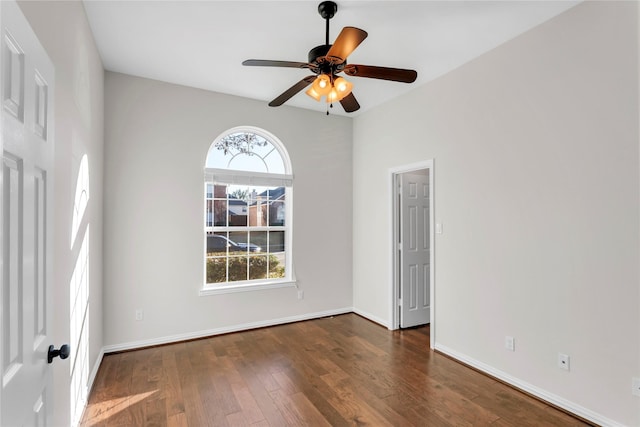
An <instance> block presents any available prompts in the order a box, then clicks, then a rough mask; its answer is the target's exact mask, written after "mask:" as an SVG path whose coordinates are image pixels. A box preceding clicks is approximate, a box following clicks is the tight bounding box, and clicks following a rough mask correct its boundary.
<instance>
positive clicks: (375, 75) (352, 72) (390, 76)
mask: <svg viewBox="0 0 640 427" xmlns="http://www.w3.org/2000/svg"><path fill="white" fill-rule="evenodd" d="M344 73H345V74H346V75H348V76H354V77H368V78H371V79H381V80H392V81H394V82H402V83H413V82H415V81H416V78H417V77H418V73H417V72H416V71H415V70H406V69H404V68H387V67H375V66H373V65H356V64H349V65H347V66H346V67H344Z"/></svg>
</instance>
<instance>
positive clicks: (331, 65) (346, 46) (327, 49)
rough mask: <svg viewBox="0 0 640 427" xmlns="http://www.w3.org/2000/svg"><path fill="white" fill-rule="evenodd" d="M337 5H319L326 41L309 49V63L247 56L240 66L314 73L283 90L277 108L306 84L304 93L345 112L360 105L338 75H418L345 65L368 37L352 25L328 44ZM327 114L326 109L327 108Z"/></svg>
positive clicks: (407, 78)
mask: <svg viewBox="0 0 640 427" xmlns="http://www.w3.org/2000/svg"><path fill="white" fill-rule="evenodd" d="M337 10H338V5H337V4H336V3H334V2H332V1H323V2H322V3H320V5H318V13H319V14H320V16H321V17H322V18H323V19H325V21H326V37H325V44H323V45H320V46H316V47H314V48H313V49H311V50H310V51H309V62H294V61H272V60H267V59H247V60H246V61H244V62H242V65H247V66H262V67H288V68H306V69H309V70H310V71H311V72H312V73H313V75H310V76H307V77H305V78H303V79H302V80H300V81H299V82H298V83H296V84H294V85H293V86H291V87H290V88H289V89H287V90H285V91H284V92H283V93H282V94H280V95H279V96H278V97H277V98H275V99H274V100H273V101H271V102H270V103H269V106H271V107H278V106H280V105H282V104H284V103H285V102H287V101H288V100H289V99H290V98H291V97H293V96H294V95H296V94H297V93H298V92H300V91H301V90H303V89H305V88H306V87H308V86H309V85H311V87H310V88H309V89H308V90H307V91H306V94H307V95H309V96H310V97H312V98H314V99H315V100H316V101H320V99H321V98H322V97H323V96H324V97H326V102H327V103H328V104H330V106H331V107H333V103H334V102H336V101H339V102H340V104H341V105H342V107H343V108H344V110H345V111H346V112H347V113H352V112H354V111H356V110H358V109H359V108H360V104H358V101H357V100H356V97H355V96H354V95H353V93H352V92H351V90H352V88H353V84H352V83H351V82H349V81H347V80H346V79H345V78H343V77H339V76H338V74H339V73H341V72H344V74H346V75H347V76H353V77H368V78H372V79H381V80H391V81H395V82H403V83H413V82H414V81H415V80H416V78H417V77H418V73H417V72H416V71H415V70H406V69H402V68H388V67H377V66H373V65H356V64H347V57H348V56H349V55H350V54H351V53H352V52H353V51H354V50H355V49H356V48H357V47H358V46H359V45H360V43H362V42H363V40H364V39H365V38H367V32H366V31H364V30H361V29H359V28H355V27H344V28H343V29H342V31H341V32H340V34H339V35H338V38H336V41H335V42H334V43H333V45H331V44H329V20H330V19H331V18H333V16H334V15H335V13H336V11H337ZM327 114H329V111H328V110H327Z"/></svg>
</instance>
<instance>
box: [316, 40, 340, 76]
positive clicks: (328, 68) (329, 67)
mask: <svg viewBox="0 0 640 427" xmlns="http://www.w3.org/2000/svg"><path fill="white" fill-rule="evenodd" d="M331 46H333V45H330V44H323V45H320V46H316V47H314V48H313V49H311V50H310V51H309V64H313V65H317V67H315V68H311V71H313V72H315V73H316V74H329V75H331V74H335V73H337V72H340V71H342V69H343V68H344V67H345V65H347V61H346V60H345V61H343V62H342V63H339V64H336V63H335V62H333V61H331V60H329V59H328V58H327V52H329V49H331Z"/></svg>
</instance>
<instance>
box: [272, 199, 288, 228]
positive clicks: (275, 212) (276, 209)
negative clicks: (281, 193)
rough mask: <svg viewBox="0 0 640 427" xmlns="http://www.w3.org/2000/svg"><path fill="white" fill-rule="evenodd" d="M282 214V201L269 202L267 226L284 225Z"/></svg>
mask: <svg viewBox="0 0 640 427" xmlns="http://www.w3.org/2000/svg"><path fill="white" fill-rule="evenodd" d="M284 213H285V210H284V200H276V201H273V202H271V207H270V208H269V225H275V226H282V225H285V224H284Z"/></svg>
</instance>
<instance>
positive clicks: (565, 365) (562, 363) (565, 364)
mask: <svg viewBox="0 0 640 427" xmlns="http://www.w3.org/2000/svg"><path fill="white" fill-rule="evenodd" d="M558 368H560V369H564V370H565V371H568V370H569V356H568V355H567V354H562V353H558Z"/></svg>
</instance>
